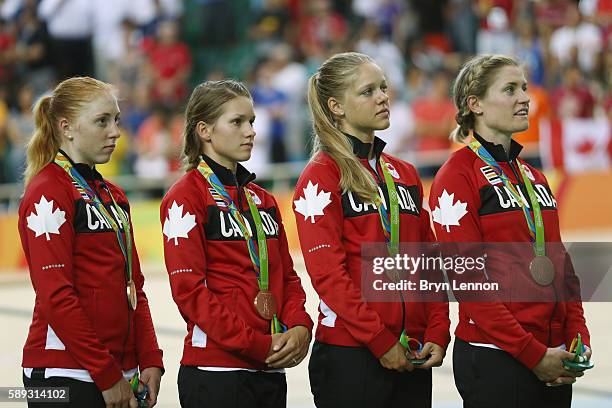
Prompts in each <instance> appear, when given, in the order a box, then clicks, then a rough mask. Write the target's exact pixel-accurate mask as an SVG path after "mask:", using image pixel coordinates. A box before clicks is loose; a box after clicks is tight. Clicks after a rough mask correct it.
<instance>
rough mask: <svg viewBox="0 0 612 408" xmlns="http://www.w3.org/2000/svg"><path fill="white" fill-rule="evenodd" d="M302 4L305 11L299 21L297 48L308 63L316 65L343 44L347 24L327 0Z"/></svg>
mask: <svg viewBox="0 0 612 408" xmlns="http://www.w3.org/2000/svg"><path fill="white" fill-rule="evenodd" d="M304 6H305V7H307V13H306V16H305V17H304V18H303V19H302V21H301V23H300V28H299V35H298V41H299V48H300V50H301V51H302V52H303V53H304V55H305V56H306V59H307V60H308V64H309V65H318V64H320V63H321V62H322V61H323V60H324V59H325V58H326V56H327V55H328V54H329V53H331V52H334V50H339V49H340V48H341V47H342V46H343V45H344V41H345V40H346V38H347V35H348V26H347V23H346V19H345V18H344V17H343V16H342V15H340V14H338V13H336V12H334V11H333V10H332V4H331V2H330V1H329V0H312V1H309V2H308V3H307V4H305V5H304Z"/></svg>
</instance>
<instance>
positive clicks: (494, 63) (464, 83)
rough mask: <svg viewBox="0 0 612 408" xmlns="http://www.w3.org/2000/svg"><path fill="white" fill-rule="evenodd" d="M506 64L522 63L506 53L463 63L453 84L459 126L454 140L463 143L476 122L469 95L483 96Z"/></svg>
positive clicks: (479, 57)
mask: <svg viewBox="0 0 612 408" xmlns="http://www.w3.org/2000/svg"><path fill="white" fill-rule="evenodd" d="M505 66H516V67H519V66H520V65H519V63H518V62H517V61H516V60H515V59H514V58H512V57H508V56H505V55H480V56H477V57H474V58H472V59H470V60H469V61H468V62H466V63H465V64H464V65H463V67H462V68H461V70H460V71H459V75H457V78H456V79H455V83H454V84H453V102H454V103H455V106H456V107H457V110H458V112H457V115H456V116H455V120H456V122H457V125H458V126H457V127H456V128H455V130H453V132H452V133H451V135H450V139H451V140H452V141H454V142H456V143H462V142H463V141H464V140H465V138H466V137H467V136H468V134H469V132H470V130H473V129H474V125H475V124H476V115H475V114H474V112H472V111H471V110H470V108H469V107H468V104H467V99H468V97H469V96H472V95H473V96H476V97H477V98H483V97H484V96H485V94H486V93H487V90H488V89H489V87H490V86H491V84H492V83H493V81H494V79H495V74H496V73H497V71H498V70H499V69H500V68H503V67H505Z"/></svg>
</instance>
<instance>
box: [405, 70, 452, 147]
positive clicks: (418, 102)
mask: <svg viewBox="0 0 612 408" xmlns="http://www.w3.org/2000/svg"><path fill="white" fill-rule="evenodd" d="M449 92H450V78H449V75H448V73H447V72H445V71H437V72H436V73H434V74H433V76H432V77H431V85H430V89H429V92H428V93H427V94H426V95H424V96H423V97H421V98H418V99H415V100H414V101H413V102H412V111H413V114H414V132H415V137H416V138H417V140H416V146H415V147H416V151H417V152H428V151H432V150H448V149H449V148H450V145H451V144H450V140H449V139H448V135H449V134H450V133H451V131H452V130H453V129H454V127H455V124H454V120H455V113H456V112H457V109H456V108H455V106H454V105H453V101H452V100H451V98H450V94H449Z"/></svg>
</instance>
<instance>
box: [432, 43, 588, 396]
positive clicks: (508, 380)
mask: <svg viewBox="0 0 612 408" xmlns="http://www.w3.org/2000/svg"><path fill="white" fill-rule="evenodd" d="M526 91H527V81H526V80H525V76H524V74H523V70H522V69H521V67H520V66H519V64H518V63H517V62H516V61H515V60H514V59H512V58H510V57H506V56H502V55H483V56H478V57H475V58H473V59H471V60H470V61H468V62H467V63H466V64H465V65H464V66H463V68H462V69H461V71H460V72H459V74H458V76H457V78H456V80H455V83H454V87H453V97H454V102H455V105H456V107H457V109H458V111H459V112H458V114H457V117H456V119H457V124H458V126H457V128H456V130H455V131H454V132H453V134H452V138H453V139H454V141H456V142H464V141H467V143H469V145H468V146H466V147H465V148H463V149H460V150H458V151H456V152H454V153H453V154H452V155H451V157H450V158H449V159H448V160H447V162H446V163H445V164H444V165H443V166H442V168H441V169H440V170H439V171H438V173H437V175H436V177H435V179H434V182H433V185H432V188H431V193H430V198H429V199H430V208H432V209H437V210H434V215H435V214H436V211H438V212H439V213H438V214H441V215H439V216H438V217H436V216H434V226H435V231H436V235H437V239H438V241H440V242H442V243H455V244H453V245H454V248H463V249H462V250H463V251H467V250H468V249H466V248H473V246H474V243H476V244H477V245H481V246H485V245H488V244H486V243H491V242H493V243H499V242H503V243H505V244H496V245H497V248H501V249H499V251H500V252H503V254H502V255H503V256H505V257H509V256H510V255H512V248H516V245H515V243H523V242H524V243H526V245H524V247H525V248H526V249H527V250H528V251H529V253H527V256H523V257H522V259H521V258H520V257H514V258H513V259H511V260H510V261H509V262H508V263H505V264H502V265H500V264H499V263H498V264H495V263H494V261H495V260H494V259H491V258H489V259H487V262H486V267H485V268H486V270H484V271H480V272H479V273H477V274H476V276H474V275H472V276H471V278H473V279H483V280H485V279H486V280H491V281H496V279H498V277H500V278H501V279H502V281H503V282H508V281H512V280H514V281H515V282H516V281H518V280H520V279H525V280H523V281H522V282H523V283H524V284H525V285H524V286H526V287H531V286H530V285H532V286H533V287H534V288H537V289H536V292H537V293H544V294H548V295H549V296H550V298H549V299H548V300H550V301H548V302H545V301H542V300H541V298H533V297H531V298H529V293H526V292H523V293H521V292H520V291H515V292H512V299H521V298H520V297H521V296H522V297H523V298H525V299H526V300H528V301H524V302H522V303H518V302H517V301H516V300H514V301H512V299H505V298H504V299H499V298H496V299H493V301H489V300H491V299H487V298H484V299H475V298H470V299H469V300H470V301H469V302H468V301H466V299H465V298H461V297H460V296H457V298H458V300H459V302H460V303H459V324H458V326H457V329H456V331H455V334H456V339H455V345H454V354H453V369H454V375H455V383H456V385H457V388H458V390H459V393H460V394H461V396H462V398H463V401H464V407H466V408H477V407H493V406H495V407H503V408H522V407H550V408H552V407H555V408H558V407H569V406H570V404H571V398H572V387H571V385H570V384H572V383H574V382H575V381H576V377H580V376H581V375H582V373H581V372H578V371H570V370H569V369H567V368H565V367H566V366H565V363H564V361H567V360H571V359H573V358H574V354H572V353H569V352H568V351H566V349H572V346H570V344H571V343H572V339H573V338H574V336H577V334H578V333H579V334H580V335H581V338H582V341H583V342H584V344H585V348H584V356H585V357H586V358H587V359H588V358H590V355H591V351H590V349H589V347H588V345H589V344H590V341H589V332H588V330H587V327H586V322H585V319H584V315H583V309H582V305H581V302H580V301H579V298H578V300H576V299H575V298H574V299H569V300H568V299H557V294H558V293H562V292H560V291H559V288H563V287H564V286H565V285H568V282H574V283H576V284H577V286H578V289H579V283H577V279H575V275H574V271H573V268H572V267H571V260H569V256H568V255H567V254H566V253H565V252H564V250H562V251H560V252H559V253H557V252H554V251H550V250H549V249H550V248H551V245H550V244H549V245H545V244H546V243H553V244H554V243H560V241H561V236H560V232H559V220H558V214H557V203H556V201H555V200H554V197H553V195H552V192H551V191H550V187H549V185H548V182H547V180H546V178H545V176H544V175H543V174H542V173H541V172H540V171H538V170H537V169H535V168H534V167H532V166H530V165H528V164H527V163H525V162H524V161H523V160H522V159H520V158H519V153H520V151H521V148H522V147H521V145H520V144H518V143H517V142H516V141H514V140H513V139H512V137H513V135H514V134H515V133H517V132H521V131H523V130H525V129H527V126H528V119H527V116H528V113H529V97H528V95H527V92H526ZM449 198H450V199H451V200H452V207H455V206H456V207H458V208H459V207H463V208H464V211H462V212H460V213H459V214H457V213H454V214H453V217H451V218H454V219H453V221H452V222H450V221H448V219H445V214H442V213H443V212H445V211H450V210H449V209H448V208H449V206H445V205H443V203H444V202H445V200H446V201H448V200H449ZM445 208H446V209H445ZM451 210H452V208H451ZM451 212H452V211H451ZM446 215H448V214H446ZM461 243H463V246H461ZM509 243H513V245H514V246H513V247H511V246H510V244H509ZM560 246H561V244H559V245H557V246H556V247H560ZM552 247H555V246H554V245H553V246H552ZM522 254H523V255H525V251H522ZM557 255H560V256H557ZM504 259H507V258H504ZM508 271H510V272H508ZM448 272H449V279H452V278H454V277H455V276H456V275H454V274H453V271H448ZM510 273H511V279H509V280H508V276H509V275H510ZM523 277H524V278H523ZM568 277H569V278H570V279H568ZM503 279H506V280H505V281H504V280H503ZM534 281H535V282H534ZM572 284H573V283H572ZM513 288H515V287H514V286H513ZM577 293H579V290H578V292H577ZM479 300H480V301H479ZM545 300H547V299H545ZM558 300H559V301H558ZM561 300H567V301H561Z"/></svg>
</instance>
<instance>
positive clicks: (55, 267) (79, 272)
mask: <svg viewBox="0 0 612 408" xmlns="http://www.w3.org/2000/svg"><path fill="white" fill-rule="evenodd" d="M34 116H35V122H36V129H35V132H34V135H33V136H32V138H31V140H30V143H29V144H28V147H27V168H26V171H25V183H26V189H25V193H24V196H23V199H22V201H21V205H20V207H19V234H20V236H21V243H22V246H23V250H24V252H25V255H26V259H27V262H28V266H29V270H30V277H31V279H32V286H33V287H34V290H35V292H36V301H35V305H34V315H33V319H32V324H31V325H30V331H29V334H28V338H27V340H26V344H25V346H24V349H23V362H22V365H23V367H24V368H23V381H24V384H25V386H26V387H66V388H68V393H66V394H65V395H64V397H65V398H64V399H63V400H62V403H60V404H57V406H61V407H101V408H103V407H128V406H129V407H131V408H132V407H137V406H139V405H138V401H137V400H140V401H142V404H144V403H147V404H148V406H149V407H152V406H154V405H155V404H156V402H157V394H158V392H159V385H160V381H161V375H162V372H163V365H162V351H161V350H160V349H159V346H158V345H157V339H156V336H155V331H154V329H153V323H152V321H151V314H150V311H149V305H148V301H147V297H146V295H145V293H144V292H143V284H144V277H143V275H142V273H141V270H140V265H139V262H138V255H137V253H136V247H135V245H134V239H133V234H132V226H131V222H130V209H129V204H128V201H127V198H126V196H125V193H124V192H123V191H122V190H121V189H119V188H118V187H117V186H115V185H113V184H112V183H111V182H109V181H107V180H104V179H103V178H102V176H101V175H100V173H98V172H97V171H96V165H97V164H103V163H106V162H108V161H109V160H110V157H111V154H112V153H113V150H114V148H115V144H116V142H117V139H118V138H119V117H120V112H119V107H118V104H117V98H116V97H115V95H114V91H113V88H112V87H111V86H110V85H109V84H106V83H104V82H100V81H98V80H95V79H92V78H87V77H79V78H71V79H67V80H65V81H63V82H62V83H60V84H59V85H58V86H57V87H56V88H55V89H54V90H53V93H52V94H51V95H48V96H44V97H42V98H41V99H40V100H39V101H38V102H37V104H36V106H35V107H34ZM139 377H140V378H139ZM44 402H45V401H43V402H42V403H41V402H29V403H28V406H30V407H44V406H46V404H45V403H44ZM142 404H141V405H142Z"/></svg>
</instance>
